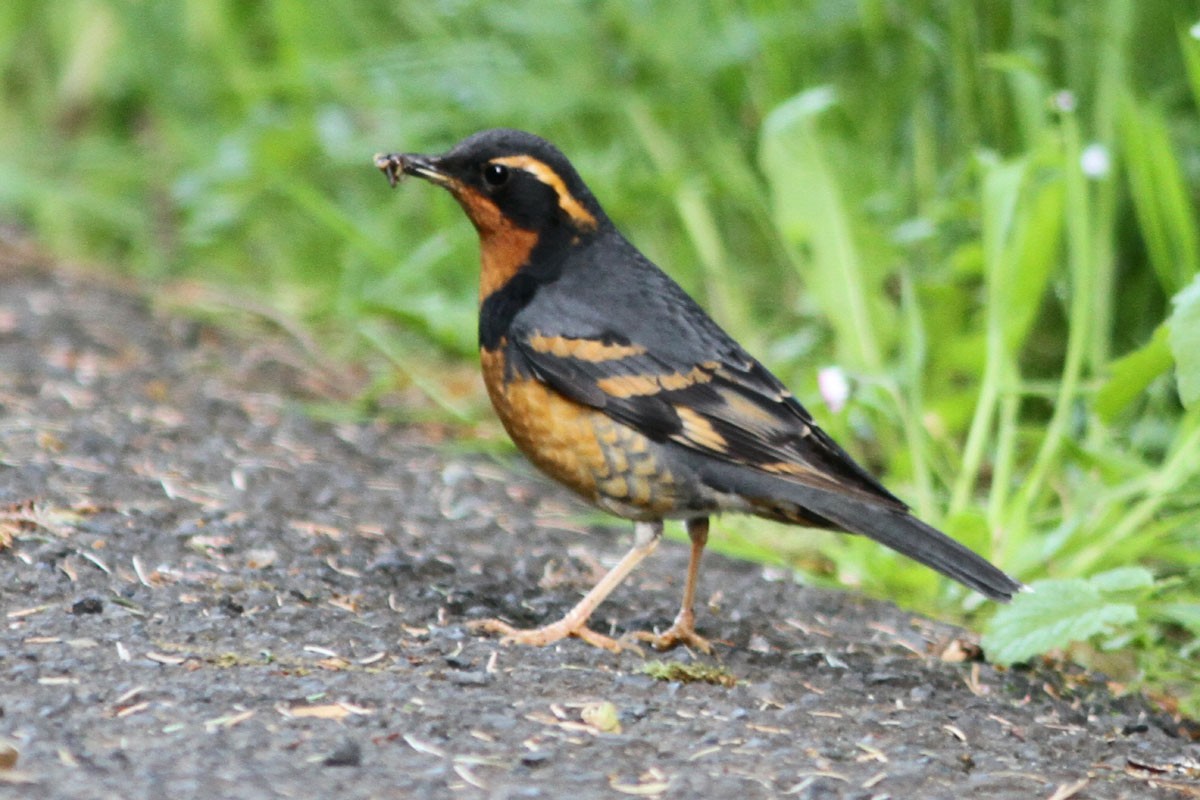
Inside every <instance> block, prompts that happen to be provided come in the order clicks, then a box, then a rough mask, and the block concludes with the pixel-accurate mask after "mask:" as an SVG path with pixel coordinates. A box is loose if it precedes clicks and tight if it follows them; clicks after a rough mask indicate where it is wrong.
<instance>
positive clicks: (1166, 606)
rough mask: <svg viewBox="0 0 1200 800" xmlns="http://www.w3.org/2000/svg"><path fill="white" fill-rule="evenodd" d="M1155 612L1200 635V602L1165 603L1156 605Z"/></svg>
mask: <svg viewBox="0 0 1200 800" xmlns="http://www.w3.org/2000/svg"><path fill="white" fill-rule="evenodd" d="M1154 613H1155V615H1156V616H1159V617H1164V618H1166V619H1168V620H1170V621H1171V622H1174V623H1175V624H1177V625H1182V626H1183V627H1185V628H1187V629H1188V630H1189V631H1191V632H1192V633H1194V634H1195V635H1197V636H1200V603H1163V604H1162V605H1158V606H1155V607H1154Z"/></svg>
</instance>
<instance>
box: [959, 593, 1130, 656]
mask: <svg viewBox="0 0 1200 800" xmlns="http://www.w3.org/2000/svg"><path fill="white" fill-rule="evenodd" d="M1114 571H1115V570H1114ZM1097 577H1101V576H1097ZM1033 589H1034V591H1033V592H1029V593H1025V594H1020V595H1018V596H1017V597H1015V598H1013V602H1012V603H1011V604H1010V605H1008V606H1006V607H1004V608H1002V609H1000V611H998V612H997V613H996V616H995V617H993V618H992V622H991V624H990V625H989V627H988V631H987V633H986V634H984V637H983V648H984V650H986V651H987V655H988V658H990V659H991V660H992V661H994V662H996V663H998V664H1014V663H1016V662H1019V661H1026V660H1028V659H1030V658H1032V657H1033V656H1036V655H1039V654H1041V653H1045V652H1047V651H1049V650H1052V649H1054V648H1058V647H1066V646H1067V645H1069V644H1071V643H1072V642H1078V641H1085V640H1087V639H1090V638H1092V637H1093V636H1097V635H1100V634H1110V633H1112V632H1113V631H1114V630H1115V629H1116V628H1118V627H1120V626H1123V625H1130V624H1132V623H1134V622H1136V621H1137V618H1138V613H1137V609H1136V608H1135V607H1134V606H1133V605H1132V604H1131V603H1122V602H1110V601H1108V600H1107V599H1106V598H1105V593H1104V592H1103V591H1101V589H1100V588H1099V587H1097V586H1096V585H1095V584H1094V583H1092V582H1091V581H1086V580H1082V579H1078V578H1076V579H1072V580H1047V581H1038V582H1037V583H1035V584H1034V586H1033Z"/></svg>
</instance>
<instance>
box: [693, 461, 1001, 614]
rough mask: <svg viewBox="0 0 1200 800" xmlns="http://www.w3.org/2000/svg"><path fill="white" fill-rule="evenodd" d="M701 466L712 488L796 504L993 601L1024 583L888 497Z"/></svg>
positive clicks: (743, 470)
mask: <svg viewBox="0 0 1200 800" xmlns="http://www.w3.org/2000/svg"><path fill="white" fill-rule="evenodd" d="M706 467H707V468H706V469H705V470H704V472H705V473H707V474H706V475H705V477H706V478H707V479H708V480H709V481H710V485H711V486H713V488H720V490H721V491H726V492H733V493H735V494H739V495H741V496H743V497H746V498H747V499H750V500H753V499H755V498H763V499H764V500H769V501H770V502H769V505H771V506H774V507H778V506H779V502H780V501H781V500H782V501H785V502H791V503H795V504H796V506H798V507H799V508H801V509H803V511H804V513H805V515H806V516H816V517H818V518H821V519H825V520H828V521H829V522H830V523H831V524H832V525H833V526H834V527H837V528H840V529H842V530H844V531H847V532H849V533H860V534H862V535H863V536H867V537H869V538H871V539H874V540H875V541H877V542H879V543H880V544H884V545H887V546H888V547H890V548H892V549H893V550H895V551H896V552H898V553H903V554H904V555H906V556H908V557H909V558H911V559H913V560H915V561H919V562H921V563H922V564H924V565H925V566H927V567H931V568H932V569H935V570H937V571H938V572H940V573H942V574H943V575H945V576H946V577H948V578H953V579H954V580H956V581H958V582H959V583H961V584H963V585H964V586H967V587H969V588H971V589H974V590H975V591H977V592H979V593H980V594H982V595H984V596H986V597H988V598H990V599H992V600H999V601H1002V602H1007V601H1009V600H1011V599H1012V596H1013V595H1014V594H1016V593H1017V592H1019V591H1021V590H1022V589H1023V588H1025V586H1024V584H1022V583H1021V582H1020V581H1017V580H1014V579H1013V578H1010V577H1009V576H1008V575H1006V574H1005V573H1004V572H1002V571H1001V570H1000V569H998V568H997V567H995V566H993V565H992V564H991V563H990V562H988V561H987V559H985V558H983V557H982V556H980V555H978V554H976V553H975V552H973V551H972V550H970V549H968V548H967V547H965V546H963V545H961V544H959V543H958V542H956V541H954V540H953V539H951V538H950V537H949V536H947V535H946V534H944V533H942V532H941V531H939V530H937V529H936V528H934V527H932V526H930V525H926V524H925V523H924V522H922V521H921V520H919V519H917V518H916V517H914V516H913V515H912V514H910V513H909V512H908V511H907V510H906V509H904V508H900V507H896V506H895V505H893V504H892V503H891V502H890V501H887V500H883V499H882V498H881V500H880V501H879V502H873V501H871V500H870V499H869V498H866V497H863V496H862V495H859V494H850V493H845V494H843V493H840V492H836V491H831V490H827V489H817V488H814V487H812V486H806V485H804V484H802V483H798V482H796V481H793V480H788V479H786V478H782V477H777V476H774V475H767V474H764V473H761V472H757V471H755V470H750V469H747V468H746V467H742V466H737V465H734V464H720V463H713V462H710V463H709V464H707V465H706Z"/></svg>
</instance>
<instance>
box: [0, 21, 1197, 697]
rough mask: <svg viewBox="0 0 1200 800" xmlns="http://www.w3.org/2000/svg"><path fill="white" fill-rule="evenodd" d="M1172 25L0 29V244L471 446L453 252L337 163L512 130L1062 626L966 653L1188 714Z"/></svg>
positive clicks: (807, 548) (1192, 373)
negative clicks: (201, 308)
mask: <svg viewBox="0 0 1200 800" xmlns="http://www.w3.org/2000/svg"><path fill="white" fill-rule="evenodd" d="M1186 5H1187V4H1182V3H1178V2H1175V0H1142V1H1141V2H1138V1H1137V0H1102V1H1101V2H1095V3H1073V4H1062V3H1054V2H1050V0H1010V2H996V3H988V4H980V3H966V2H959V1H958V0H916V2H903V1H902V0H857V1H852V0H811V1H810V2H803V3H795V2H783V1H782V0H757V1H756V2H746V3H742V4H737V5H734V4H721V3H695V2H684V0H673V1H672V0H665V1H664V2H660V3H656V4H645V3H634V2H616V3H604V4H591V3H588V4H584V3H576V4H556V5H553V6H550V5H547V4H543V3H535V2H532V0H513V2H508V3H503V4H500V3H492V2H482V1H479V2H476V1H474V0H457V1H456V2H443V3H431V2H405V1H401V2H387V3H384V2H356V3H339V4H303V3H284V2H281V1H280V0H276V2H262V3H256V4H241V3H234V2H217V1H216V0H211V1H210V0H190V2H189V1H182V2H178V3H134V2H128V0H108V1H107V2H105V0H63V2H60V3H56V4H54V5H53V8H50V7H49V6H48V5H47V4H45V3H42V2H38V0H8V2H6V3H3V4H0V33H2V34H3V36H0V42H3V46H2V47H3V49H2V50H0V70H2V72H0V78H2V80H0V92H2V93H3V104H4V108H5V114H4V116H3V118H2V119H0V145H2V149H0V219H2V220H3V221H5V222H10V223H11V222H17V223H19V224H22V225H23V226H25V227H26V228H27V229H28V230H29V231H30V232H31V235H32V236H34V237H35V238H36V239H37V240H38V241H40V242H41V243H43V245H44V246H45V247H46V248H47V249H49V250H50V251H52V252H54V253H57V254H59V255H61V256H63V257H67V258H72V259H78V260H84V261H87V262H89V263H94V264H102V265H105V266H106V267H107V268H111V269H119V270H121V271H124V272H127V273H131V274H134V275H137V276H141V277H142V278H144V279H145V280H146V281H147V282H152V283H163V282H169V281H171V280H173V279H176V278H189V279H199V280H202V281H205V282H209V283H214V284H218V285H222V286H225V287H229V288H231V289H232V290H234V291H236V292H245V293H249V294H251V295H252V296H254V297H256V298H258V299H259V300H260V301H264V302H267V303H269V304H270V305H271V306H273V307H274V308H276V309H278V310H279V313H282V314H285V315H287V316H288V317H290V318H293V319H296V320H298V321H300V322H301V323H302V324H303V325H305V326H306V327H307V328H308V329H309V330H311V331H313V332H314V335H315V336H317V337H319V340H320V341H321V342H322V344H323V345H324V346H325V347H327V348H328V349H329V351H330V352H331V353H332V354H333V355H335V356H337V357H349V358H358V359H362V360H364V361H367V362H369V363H371V364H374V365H376V369H377V371H378V377H377V380H376V381H375V383H374V384H373V387H372V391H371V392H370V393H369V394H368V395H367V396H366V397H365V398H364V401H363V407H364V408H368V407H369V406H370V403H371V401H373V400H374V399H375V398H377V397H379V396H380V394H381V393H386V392H389V391H394V390H395V389H398V388H404V389H412V390H415V392H416V393H418V394H420V395H423V396H425V397H426V398H427V401H426V403H425V404H424V406H423V407H416V408H413V409H412V410H411V411H409V412H407V414H408V415H409V416H411V417H413V418H416V417H418V416H420V417H421V418H425V417H427V416H428V415H430V414H434V415H437V416H440V417H442V418H444V419H450V420H460V421H467V422H475V421H478V420H480V419H486V410H485V407H484V404H483V402H482V401H481V396H480V395H478V394H472V395H469V396H465V397H464V396H462V393H461V392H457V393H456V392H455V391H451V390H449V388H448V385H447V382H446V379H445V378H444V377H443V376H444V374H445V371H444V369H443V365H445V364H447V363H462V362H466V361H469V360H470V359H472V358H473V357H474V335H473V330H474V309H475V281H476V269H477V267H476V261H477V253H476V243H475V241H474V237H473V234H472V232H471V230H470V226H469V225H467V224H466V222H465V221H464V220H463V218H462V215H461V212H460V211H459V210H458V208H457V207H456V206H455V205H454V204H453V202H452V201H451V200H450V198H448V197H446V196H445V195H444V194H443V193H440V192H435V191H433V190H431V189H430V188H429V187H426V186H423V185H412V184H406V185H404V186H403V187H402V188H401V189H400V190H398V191H396V192H390V191H389V190H388V189H387V186H386V184H385V182H384V180H383V178H382V177H381V176H379V175H378V174H377V173H376V172H375V170H374V168H373V167H372V166H371V161H370V159H371V155H372V154H373V153H374V152H376V151H380V150H393V149H399V150H418V151H422V150H433V151H436V150H440V149H443V148H445V147H447V146H449V145H450V144H452V143H453V142H455V141H456V140H458V139H459V138H461V137H462V136H464V135H466V134H467V133H470V132H473V131H475V130H477V129H480V128H483V127H490V126H494V125H513V126H517V127H522V128H526V129H530V130H534V131H536V132H539V133H542V134H543V135H546V136H548V137H549V138H551V139H553V140H554V141H556V142H557V143H559V144H560V145H561V146H562V147H563V148H564V150H566V151H567V153H568V154H570V156H571V157H572V159H573V161H574V162H575V163H576V165H577V166H578V167H579V169H580V171H581V172H582V173H583V174H584V175H585V177H586V178H587V179H588V180H589V183H590V184H591V186H592V188H593V190H594V191H595V192H596V194H597V195H598V196H599V197H600V198H601V200H602V201H603V202H604V203H605V205H606V208H607V209H608V211H609V213H610V215H611V216H613V217H614V218H615V219H616V220H617V221H618V222H619V224H620V225H621V226H622V228H623V229H624V230H625V231H626V233H628V234H629V235H630V237H631V238H632V239H633V240H634V241H635V242H636V243H638V244H639V246H641V247H642V248H643V249H644V250H645V251H646V252H647V253H648V254H649V255H651V256H652V257H653V258H655V259H656V260H657V261H659V263H661V264H662V265H663V266H664V267H665V268H666V269H667V270H668V271H669V272H671V273H672V274H673V275H674V276H675V277H676V278H678V279H679V280H680V282H681V283H683V284H684V286H685V287H686V288H688V289H689V290H690V291H692V292H694V293H695V294H696V295H697V296H698V297H699V298H700V299H701V301H702V302H703V303H704V304H705V305H706V306H707V307H708V308H710V309H711V310H712V312H713V313H714V315H715V316H716V317H717V318H718V320H719V321H721V322H722V323H723V324H724V325H725V326H726V327H727V328H729V329H730V330H731V331H732V332H734V333H735V334H736V335H737V336H738V337H739V338H740V339H742V341H743V342H745V343H746V344H747V346H749V347H750V349H751V350H752V351H754V352H755V353H757V354H759V355H760V356H761V357H762V358H763V359H764V360H765V361H766V362H767V363H768V364H769V365H770V366H771V367H772V368H773V369H774V370H776V371H777V372H778V373H779V374H780V376H781V377H783V378H784V379H785V380H786V381H787V382H788V383H789V385H791V386H792V387H793V389H795V390H796V391H797V393H798V394H799V395H800V396H801V397H802V398H803V399H804V400H805V402H806V403H807V404H808V405H809V406H810V407H811V408H813V410H814V411H816V412H817V414H818V417H819V418H820V419H821V420H822V422H823V424H824V425H825V427H826V428H827V429H829V431H830V432H831V433H832V434H833V435H834V436H835V437H837V438H838V439H840V440H842V441H844V442H845V443H846V444H847V445H848V446H849V447H850V449H851V450H852V451H853V452H855V453H856V454H857V455H859V456H861V457H862V458H863V459H864V461H865V462H866V463H868V464H869V465H870V466H871V467H872V468H873V469H875V470H876V471H878V472H880V473H881V474H883V475H884V476H885V478H886V479H887V481H888V483H889V484H890V485H891V486H893V487H894V488H895V490H896V491H897V492H898V493H899V494H901V495H902V496H904V497H905V498H907V499H909V500H910V501H911V502H912V503H913V505H914V507H915V508H916V509H917V510H919V512H920V513H922V514H923V515H925V516H926V517H928V518H930V519H931V520H932V521H935V522H938V523H939V524H941V525H943V526H944V527H945V528H946V529H947V530H948V531H949V532H951V533H952V534H953V535H955V536H957V537H959V538H960V539H962V540H964V541H965V542H967V543H969V544H970V545H971V546H973V547H975V548H976V549H978V550H979V551H980V552H982V553H984V554H985V555H988V556H989V557H991V558H994V559H996V560H998V561H1000V562H1002V563H1003V564H1004V565H1005V567H1006V568H1008V569H1009V570H1010V571H1012V572H1013V573H1015V574H1017V575H1019V576H1020V577H1021V578H1022V579H1024V580H1026V581H1028V582H1033V583H1035V584H1036V583H1037V582H1038V581H1042V580H1047V581H1050V583H1046V584H1044V585H1043V586H1044V588H1045V592H1042V593H1039V594H1038V595H1034V597H1041V596H1047V595H1049V596H1054V593H1055V592H1058V593H1061V596H1068V595H1069V596H1071V597H1073V598H1076V599H1075V601H1074V602H1071V603H1061V604H1054V603H1051V602H1047V601H1037V602H1035V601H1030V600H1024V599H1022V601H1021V603H1019V604H1017V605H1016V606H1014V608H1013V611H1012V612H1002V613H1001V614H1000V615H999V616H998V617H997V619H996V621H995V625H994V626H993V627H992V628H990V629H989V633H988V640H987V641H988V642H989V644H990V647H991V649H992V650H993V651H994V652H996V653H999V654H1002V656H1003V657H1004V658H1005V659H1006V660H1012V659H1014V658H1022V657H1028V655H1031V654H1033V653H1037V652H1044V651H1046V650H1049V649H1051V648H1069V651H1070V652H1071V653H1072V654H1073V655H1075V656H1076V657H1079V658H1083V659H1092V660H1093V661H1094V662H1095V663H1101V660H1100V659H1099V658H1098V656H1097V655H1096V654H1100V653H1104V652H1106V650H1110V649H1113V648H1122V649H1124V650H1125V651H1126V652H1128V653H1131V654H1132V655H1133V658H1131V659H1129V661H1130V663H1133V664H1135V667H1134V668H1133V669H1132V671H1130V673H1129V674H1127V675H1123V676H1121V677H1122V678H1124V679H1126V680H1129V681H1131V682H1133V683H1140V684H1142V685H1146V686H1150V687H1151V688H1153V689H1154V690H1155V691H1158V692H1159V693H1160V694H1164V695H1172V694H1174V695H1175V696H1177V697H1178V699H1179V701H1180V703H1181V704H1182V708H1184V709H1186V710H1188V711H1189V712H1191V713H1193V714H1195V713H1200V693H1198V691H1200V690H1197V689H1196V688H1195V687H1196V686H1197V685H1200V681H1198V679H1200V672H1198V670H1197V667H1196V666H1195V663H1194V662H1195V659H1194V658H1193V656H1194V655H1195V650H1196V649H1197V641H1200V636H1198V635H1200V564H1198V562H1200V410H1197V408H1198V406H1200V363H1198V362H1200V355H1197V354H1198V353H1200V284H1197V283H1196V281H1197V278H1196V275H1197V271H1198V270H1200V222H1198V219H1200V218H1198V216H1197V208H1198V198H1200V125H1197V122H1198V119H1197V116H1198V115H1197V106H1198V104H1200V42H1198V41H1197V38H1196V35H1195V34H1194V33H1193V28H1192V26H1193V25H1195V24H1196V23H1197V22H1200V11H1197V10H1195V9H1192V10H1191V11H1190V12H1189V10H1188V9H1187V8H1185V6H1186ZM1188 13H1191V14H1193V16H1187V14H1188ZM1085 161H1086V162H1087V163H1088V164H1090V165H1092V166H1091V167H1090V168H1089V171H1088V172H1085V171H1084V170H1083V169H1082V167H1081V164H1082V163H1084V162H1085ZM1103 162H1107V167H1105V164H1104V163H1103ZM830 364H836V365H838V366H840V367H842V368H843V369H844V370H846V372H847V373H848V374H849V376H850V377H851V379H852V383H853V385H854V389H855V392H854V395H853V398H852V401H851V403H850V404H849V406H848V407H847V408H846V409H845V410H844V411H841V412H838V413H832V412H830V411H828V410H827V409H825V408H824V406H823V403H822V401H821V399H820V397H819V395H818V393H817V390H816V371H817V368H818V367H821V366H825V365H830ZM456 374H458V373H456ZM720 528H722V529H725V530H731V535H730V536H729V537H728V539H727V540H726V543H727V546H729V547H731V548H732V549H734V550H736V551H738V552H742V553H753V554H756V555H759V556H764V555H770V556H772V557H774V558H777V559H780V560H782V561H784V562H785V563H789V564H798V565H804V566H806V567H809V568H811V570H812V571H810V576H811V578H812V579H813V580H817V581H826V582H839V583H847V584H851V585H855V586H859V587H861V588H863V589H864V590H866V591H868V592H870V593H873V594H878V595H886V596H890V597H893V598H896V599H898V600H901V601H902V602H905V603H906V604H908V605H910V606H912V607H914V608H919V609H922V610H927V611H936V612H939V613H942V614H943V615H951V616H957V617H960V618H962V617H964V616H966V615H969V614H972V613H974V610H975V607H976V604H977V603H976V598H973V597H971V596H969V595H967V594H966V593H965V592H963V591H961V590H960V589H958V588H957V587H954V586H950V585H948V584H946V583H944V582H938V581H935V580H932V579H931V577H930V575H929V573H928V571H927V570H924V569H922V568H920V567H917V566H915V565H912V564H910V563H909V562H906V561H904V560H903V559H900V558H898V557H896V556H894V555H893V554H891V553H888V552H885V551H883V550H882V549H881V548H879V547H877V546H875V545H873V544H870V543H869V542H864V541H860V540H858V539H852V538H847V537H834V536H828V535H813V536H811V537H809V536H804V537H797V536H795V535H794V533H793V532H792V531H789V530H787V529H783V528H781V527H779V526H773V525H769V524H765V523H764V524H759V523H757V522H753V521H743V520H737V521H735V520H725V521H723V522H722V524H721V526H720ZM717 538H718V539H720V537H719V536H718V537H717ZM1133 567H1137V568H1141V569H1142V571H1140V572H1129V571H1122V568H1133ZM1114 570H1115V572H1114ZM1113 576H1115V577H1113ZM1073 582H1074V583H1073ZM1078 598H1085V600H1079V599H1078ZM1051 611H1054V612H1056V613H1057V616H1056V615H1055V613H1051ZM1063 615H1065V617H1064V616H1063ZM1075 640H1078V641H1076V642H1075V643H1074V644H1072V642H1073V641H1075Z"/></svg>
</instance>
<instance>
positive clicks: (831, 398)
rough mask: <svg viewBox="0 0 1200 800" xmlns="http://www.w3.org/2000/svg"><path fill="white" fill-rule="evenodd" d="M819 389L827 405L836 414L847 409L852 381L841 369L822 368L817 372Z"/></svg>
mask: <svg viewBox="0 0 1200 800" xmlns="http://www.w3.org/2000/svg"><path fill="white" fill-rule="evenodd" d="M817 388H818V389H820V391H821V397H822V399H824V400H825V405H827V406H828V407H829V410H830V411H832V412H833V413H835V414H836V413H837V412H839V411H841V410H842V409H843V408H845V407H846V401H847V400H849V399H850V381H849V380H848V379H847V378H846V371H845V370H843V369H842V368H841V367H822V368H821V369H820V371H818V372H817Z"/></svg>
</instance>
